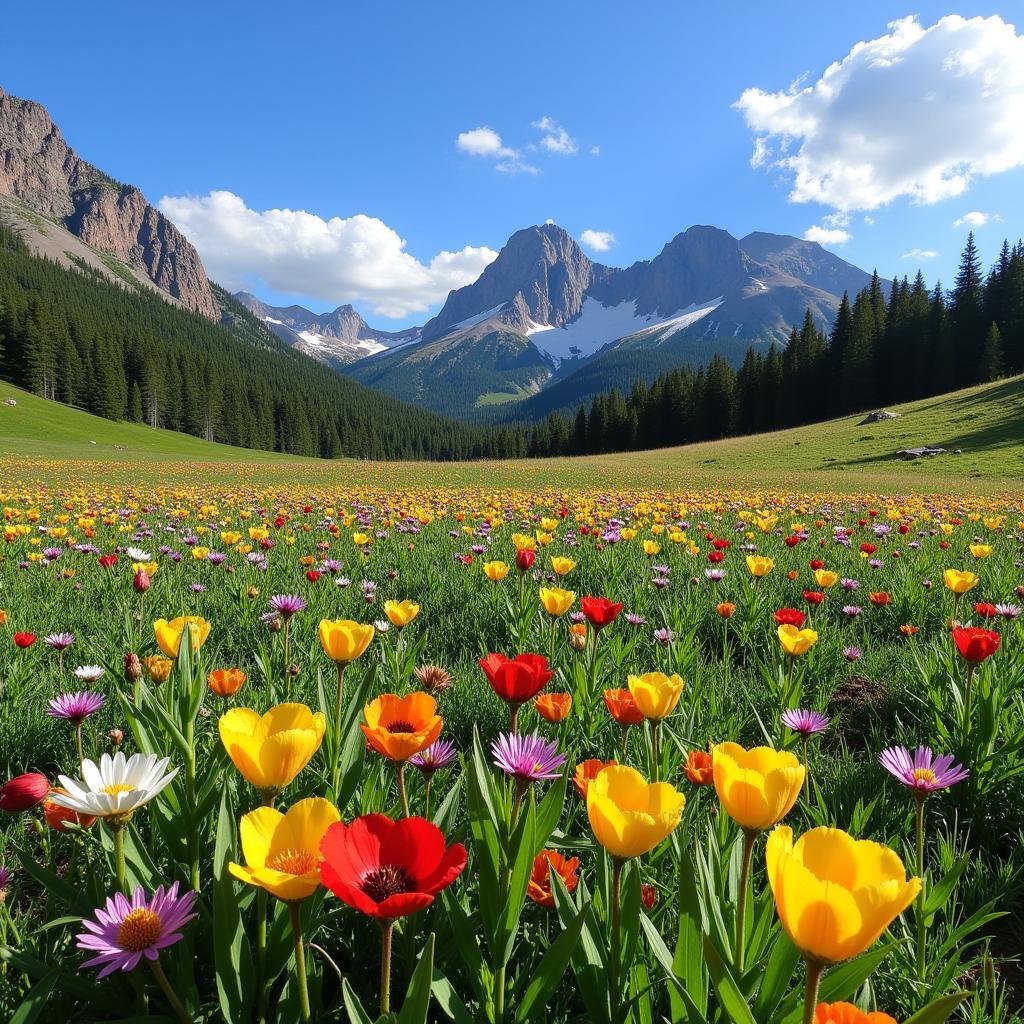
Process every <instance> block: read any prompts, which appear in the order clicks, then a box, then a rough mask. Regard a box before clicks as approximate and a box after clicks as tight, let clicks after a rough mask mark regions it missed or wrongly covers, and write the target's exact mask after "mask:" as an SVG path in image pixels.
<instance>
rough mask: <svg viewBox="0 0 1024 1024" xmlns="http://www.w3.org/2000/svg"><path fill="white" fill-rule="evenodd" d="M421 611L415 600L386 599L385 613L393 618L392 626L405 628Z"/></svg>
mask: <svg viewBox="0 0 1024 1024" xmlns="http://www.w3.org/2000/svg"><path fill="white" fill-rule="evenodd" d="M419 613H420V606H419V605H418V604H417V603H416V602H415V601H385V602H384V614H385V615H386V616H387V617H388V618H389V619H390V620H391V625H392V626H397V627H398V628H399V629H403V628H404V627H405V626H408V625H409V623H410V622H412V620H413V619H415V618H416V616H417V615H419Z"/></svg>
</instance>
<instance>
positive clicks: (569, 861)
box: [526, 850, 580, 907]
mask: <svg viewBox="0 0 1024 1024" xmlns="http://www.w3.org/2000/svg"><path fill="white" fill-rule="evenodd" d="M579 866H580V859H579V857H563V856H562V854H560V853H557V852H556V851H555V850H541V851H540V853H538V854H537V858H536V860H534V862H533V871H532V872H531V873H530V884H529V885H528V886H527V889H526V895H527V896H529V897H530V899H531V900H533V902H534V903H537V904H539V905H540V906H542V907H553V906H554V905H555V897H554V894H553V893H552V892H551V874H550V872H552V871H554V872H555V873H556V874H557V875H558V877H559V878H561V879H562V883H563V884H564V885H565V887H566V889H568V890H569V892H574V891H575V889H576V886H577V885H579V881H580V880H579V876H578V875H577V874H576V872H577V871H578V870H579Z"/></svg>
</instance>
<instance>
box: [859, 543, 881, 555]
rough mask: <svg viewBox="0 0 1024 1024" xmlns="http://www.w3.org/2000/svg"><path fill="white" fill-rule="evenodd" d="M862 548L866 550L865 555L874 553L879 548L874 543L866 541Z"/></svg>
mask: <svg viewBox="0 0 1024 1024" xmlns="http://www.w3.org/2000/svg"><path fill="white" fill-rule="evenodd" d="M860 549H861V551H863V552H864V554H865V555H873V554H874V553H875V552H876V551H877V550H878V548H877V547H876V546H875V545H874V544H866V543H865V544H861V546H860Z"/></svg>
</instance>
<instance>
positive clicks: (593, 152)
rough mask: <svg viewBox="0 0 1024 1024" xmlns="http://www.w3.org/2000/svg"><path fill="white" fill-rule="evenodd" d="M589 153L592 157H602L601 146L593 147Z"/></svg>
mask: <svg viewBox="0 0 1024 1024" xmlns="http://www.w3.org/2000/svg"><path fill="white" fill-rule="evenodd" d="M587 152H588V153H590V155H591V156H600V155H601V147H600V146H591V147H590V149H589V150H587Z"/></svg>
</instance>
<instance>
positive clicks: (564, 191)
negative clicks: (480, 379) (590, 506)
mask: <svg viewBox="0 0 1024 1024" xmlns="http://www.w3.org/2000/svg"><path fill="white" fill-rule="evenodd" d="M1015 9H1016V10H1017V11H1019V10H1020V9H1019V5H1017V4H1011V3H1007V2H1002V3H997V4H994V5H993V4H988V5H981V4H974V3H965V2H959V3H957V5H956V6H955V7H951V6H949V4H948V3H947V4H935V3H931V2H920V0H919V2H917V3H915V5H914V6H913V7H904V6H901V5H898V4H893V3H874V2H868V0H865V2H860V3H857V4H848V3H843V4H822V3H811V2H803V0H800V2H797V0H788V2H786V0H775V2H773V3H771V4H765V3H754V2H747V0H735V2H732V3H718V4H696V3H682V2H679V0H677V2H671V3H659V2H651V3H645V4H643V5H634V6H633V8H632V9H631V10H630V11H626V9H625V7H624V5H622V4H621V3H611V2H604V0H594V2H590V3H586V4H583V3H552V2H550V0H548V2H545V3H537V2H532V0H520V2H517V3H514V4H512V3H506V4H496V3H492V4H481V3H479V2H476V3H463V2H455V3H452V2H449V3H445V4H423V3H397V4H396V3H390V4H389V3H378V4H375V5H358V6H357V5H340V4H337V5H335V4H331V5H328V4H324V3H301V2H300V3H294V2H293V3H290V4H289V5H287V8H286V9H285V7H284V6H283V5H280V4H267V3H264V4H260V3H248V4H245V5H244V6H243V5H241V4H235V3H210V2H209V0H207V2H204V3H202V4H198V3H193V2H191V0H185V2H180V3H178V4H176V5H174V6H173V7H172V8H166V7H161V8H155V7H152V6H151V5H140V4H134V3H124V2H122V3H107V4H105V5H103V7H102V10H103V14H102V16H100V15H98V14H95V13H94V14H90V15H89V16H88V17H87V18H85V19H84V20H83V21H82V22H81V23H75V24H71V23H68V24H61V23H59V22H58V21H57V19H55V17H54V15H53V12H52V11H47V10H46V9H45V5H42V4H36V5H27V4H19V5H15V7H14V8H13V9H12V10H8V11H6V12H5V16H4V18H5V31H4V33H3V36H2V38H0V85H2V86H3V87H4V88H5V89H6V90H7V91H8V92H11V93H13V94H15V95H19V96H22V97H26V98H31V99H35V100H38V101H40V102H42V103H43V104H45V105H46V106H47V107H48V108H49V110H50V112H51V114H52V115H53V116H54V118H55V120H56V121H57V123H58V125H59V126H60V127H61V129H62V130H63V132H64V134H65V136H66V137H67V138H68V140H69V142H70V143H71V144H72V145H73V146H74V147H75V148H76V149H77V150H78V151H79V153H80V154H81V155H82V156H83V157H85V158H86V159H88V160H91V161H92V162H94V163H96V164H97V165H99V166H100V167H102V168H103V169H104V170H106V171H107V172H108V173H110V174H111V175H113V176H114V177H116V178H118V179H120V180H122V181H128V182H132V183H133V184H136V185H138V186H139V187H140V188H142V190H143V191H144V192H145V193H146V194H147V196H148V197H149V198H150V200H151V201H153V202H154V203H156V202H159V201H161V200H162V199H163V198H164V197H169V198H168V199H167V201H166V202H165V203H164V209H165V210H166V211H167V212H168V213H169V214H170V215H171V216H172V217H174V219H175V220H176V221H177V222H178V223H179V224H180V226H182V227H183V228H184V230H185V231H186V233H187V234H188V235H189V237H190V238H192V239H193V241H195V242H196V243H197V245H198V246H199V249H200V252H201V254H202V255H203V258H204V261H205V262H206V264H207V268H208V270H209V271H210V272H211V276H213V277H214V278H215V279H221V280H223V281H224V282H225V283H227V284H228V285H230V286H235V287H237V286H241V285H244V284H248V285H249V286H251V288H252V290H254V291H257V292H258V293H259V294H260V295H261V296H262V297H265V298H268V299H271V300H274V301H283V300H298V301H302V302H304V304H306V305H308V306H310V307H311V308H314V309H318V310H322V309H326V308H331V307H333V306H334V305H336V304H338V303H340V302H343V301H352V302H353V303H354V305H355V306H356V307H357V308H358V309H359V310H360V311H361V312H362V313H363V314H364V315H365V316H366V317H367V319H369V320H370V322H371V323H374V324H375V325H379V326H381V327H386V328H389V329H395V328H399V327H402V326H404V325H407V324H411V323H416V322H423V321H424V320H425V319H426V317H427V316H429V315H430V314H431V313H432V312H433V311H435V310H436V309H437V307H438V305H439V303H440V301H442V300H443V296H444V294H445V292H446V291H447V288H448V287H451V286H455V285H457V284H460V283H464V282H465V281H466V280H469V279H471V278H472V277H474V276H475V275H476V274H477V273H479V270H480V269H481V267H482V266H483V265H485V264H486V262H487V260H488V259H490V258H492V257H493V251H494V250H497V249H499V248H500V247H501V245H502V244H503V243H504V241H505V240H506V238H507V237H508V235H509V234H511V232H512V231H514V230H516V229H517V228H520V227H523V226H526V225H529V224H534V223H539V222H541V221H544V220H546V219H548V218H552V219H554V220H555V221H556V222H557V223H559V224H561V225H562V226H563V227H565V228H566V229H567V230H569V231H570V232H571V233H572V234H573V235H575V236H576V237H578V238H579V237H581V236H583V232H584V231H591V232H595V233H608V234H610V235H612V236H613V237H614V241H613V242H610V243H609V242H608V241H607V239H605V240H603V241H604V243H605V244H607V245H608V247H607V248H606V249H604V250H597V249H595V248H594V247H593V243H594V242H595V241H596V242H597V243H598V245H600V244H601V243H602V237H601V235H600V234H595V235H587V236H585V237H586V238H587V239H589V240H590V241H591V243H592V244H591V248H590V249H589V250H588V251H589V253H590V255H591V256H592V257H594V258H596V259H598V260H600V261H602V262H605V263H609V264H612V265H628V264H629V263H631V262H633V261H634V260H636V259H644V258H650V257H652V256H654V255H656V254H657V252H658V251H659V250H660V248H661V247H662V246H663V245H664V243H665V242H666V241H668V240H669V239H670V238H671V237H672V236H673V235H675V234H676V233H677V232H679V231H681V230H683V229H685V228H686V227H687V226H689V225H690V224H694V223H710V224H715V225H717V226H720V227H723V228H725V229H727V230H729V231H731V232H732V233H733V234H735V235H737V236H742V235H743V234H745V233H746V232H748V231H751V230H766V231H775V232H780V233H790V234H794V235H801V236H802V235H804V234H805V232H807V231H809V230H812V229H816V231H813V236H814V237H819V238H823V239H827V240H830V241H829V242H828V246H829V248H831V249H833V250H834V251H835V252H837V253H839V254H840V255H842V256H843V257H844V258H845V259H848V260H850V261H851V262H853V263H856V264H858V265H860V266H863V267H865V268H868V269H871V268H872V267H877V268H878V269H879V270H880V271H881V272H882V273H883V274H884V275H885V276H890V275H891V274H893V273H894V272H901V273H902V272H907V273H910V274H913V272H914V271H915V270H916V269H917V267H918V266H919V265H920V266H921V267H922V268H923V270H924V272H925V275H926V277H927V279H928V280H929V283H932V282H934V280H935V279H936V278H939V277H941V279H942V280H943V282H944V283H950V282H951V280H952V276H953V272H954V270H955V266H956V262H957V258H958V255H959V252H960V250H961V248H962V246H963V242H964V240H965V237H966V233H967V230H968V227H969V221H970V220H973V221H979V220H980V219H984V220H985V223H981V224H977V225H976V227H975V230H976V235H977V238H978V242H979V245H980V246H981V250H982V253H983V256H984V258H985V260H986V262H987V261H989V260H990V259H991V258H994V256H995V254H996V249H997V246H998V244H999V243H1000V242H1001V240H1002V238H1003V237H1004V235H1009V236H1011V237H1012V238H1016V237H1017V236H1018V235H1019V234H1021V233H1024V227H1022V224H1024V198H1022V197H1024V188H1022V185H1024V169H1022V166H1021V165H1022V164H1024V151H1022V147H1024V143H1020V142H1016V141H1014V140H1012V139H1011V138H1010V136H1011V135H1016V134H1020V132H1019V128H1015V130H1014V131H1013V132H1010V131H1009V129H1008V127H1007V126H1008V125H1009V124H1011V123H1012V119H1013V118H1014V116H1015V115H1017V114H1020V115H1022V116H1024V99H1022V96H1024V80H1022V79H1024V71H1022V68H1024V38H1022V36H1021V35H1020V34H1017V33H1016V32H1015V30H1014V29H1012V28H1010V27H1009V25H1006V24H1003V22H1007V23H1012V22H1013V14H1014V12H1015ZM954 14H955V15H961V16H962V17H963V18H967V19H970V18H975V17H979V16H983V17H986V18H989V19H991V18H992V16H998V17H999V18H1001V19H1002V21H1001V22H996V21H995V20H989V21H986V22H985V23H984V24H977V25H975V24H974V23H969V24H967V25H962V24H960V23H956V24H952V23H948V22H947V23H944V26H945V27H940V29H941V30H936V31H935V32H932V33H926V32H925V30H927V29H929V28H930V27H931V26H934V25H935V24H936V23H937V22H939V20H940V19H942V18H943V17H944V16H947V15H954ZM910 15H915V16H916V18H917V23H916V26H915V25H914V24H909V25H908V24H907V23H904V26H903V28H897V29H891V28H888V27H887V26H888V25H889V23H891V22H894V21H896V20H898V19H903V18H906V17H908V16H910ZM1020 21H1021V24H1020V26H1019V31H1020V32H1024V18H1021V19H1020ZM872 40H874V41H880V42H876V45H875V48H874V49H869V50H868V51H866V53H867V57H864V56H863V55H862V57H860V58H857V57H856V55H855V56H854V58H851V63H850V67H849V79H848V80H846V81H845V84H844V91H842V93H841V95H838V96H834V97H832V98H829V95H828V93H829V92H830V90H829V89H828V88H826V89H825V91H824V92H823V91H822V89H820V88H819V89H817V91H811V92H808V93H806V94H804V95H802V96H801V95H800V90H801V89H809V90H814V89H815V86H816V83H818V82H819V79H821V77H822V75H823V73H824V72H825V69H826V68H827V67H828V66H829V65H830V64H832V63H833V62H836V61H842V60H843V59H844V58H846V57H847V55H848V54H850V51H851V49H852V48H853V47H854V46H855V45H856V44H857V43H859V42H861V41H872ZM965 45H966V50H965ZM953 52H956V53H962V52H967V53H968V54H969V56H971V55H973V56H972V57H971V59H972V60H973V61H974V64H973V65H972V64H971V60H968V61H966V62H965V63H964V66H963V67H961V68H960V69H959V71H961V72H963V73H962V74H955V75H953V78H955V79H956V80H955V81H953V80H952V79H951V76H950V68H949V65H948V60H946V59H945V58H944V56H943V55H944V54H947V55H948V54H949V53H953ZM41 53H45V59H40V54H41ZM892 54H895V55H896V60H895V63H896V64H898V65H899V70H898V72H897V71H894V72H892V73H890V74H888V75H886V74H881V73H878V68H879V67H880V65H883V64H885V65H887V64H888V60H889V57H888V56H887V55H889V56H891V55H892ZM944 61H945V64H944ZM979 63H980V64H981V65H982V67H981V69H980V71H979V67H978V66H977V65H978V64H979ZM992 69H995V71H992ZM954 70H956V69H954ZM990 72H991V74H994V75H995V82H994V85H993V82H992V81H990V80H988V81H987V82H986V85H985V89H984V90H983V92H984V94H982V91H979V90H980V86H979V87H977V88H975V87H973V86H971V82H974V81H975V80H977V79H978V77H979V75H989V74H990ZM831 81H832V83H833V85H834V84H835V82H836V79H832V80H831ZM794 83H796V98H795V99H794V98H793V94H792V91H791V87H792V86H793V84H794ZM825 85H826V86H828V83H827V82H826V83H825ZM972 88H973V91H972ZM751 89H759V90H761V92H760V93H757V94H754V93H747V94H746V99H745V100H744V101H743V102H742V103H741V105H740V107H739V108H737V107H736V104H737V103H738V101H740V98H741V96H744V94H745V91H746V90H751ZM947 89H952V90H953V92H952V93H950V94H949V96H948V97H947V94H946V92H945V91H944V90H947ZM993 94H995V95H996V97H997V98H996V99H994V100H993V99H992V98H991V97H992V96H993ZM922 97H924V98H925V99H926V100H929V101H935V100H936V98H938V104H936V103H935V102H932V106H931V108H930V110H931V111H934V110H935V109H937V106H941V108H942V112H941V113H940V114H939V115H938V117H937V119H936V117H935V116H933V115H932V114H930V113H929V109H928V108H923V107H922V106H921V105H920V102H921V99H922ZM947 99H948V103H947ZM947 109H948V111H949V115H948V120H947V114H946V112H947ZM544 119H547V120H544ZM1019 123H1022V122H1021V121H1017V124H1019ZM794 126H796V129H797V130H798V131H799V132H806V134H804V135H800V134H797V135H796V136H795V138H791V139H790V141H789V143H788V148H787V145H786V142H785V137H786V136H787V134H789V133H791V132H792V131H793V130H794ZM808 126H810V127H808ZM485 128H486V129H489V130H490V134H487V133H481V132H480V131H479V130H480V129H485ZM460 135H462V136H463V142H462V144H461V147H460V144H459V142H458V140H459V137H460ZM499 136H500V143H499V142H498V141H496V140H497V137H499ZM757 138H761V139H762V140H763V141H762V143H761V144H759V145H760V148H759V152H761V153H762V158H761V160H760V163H759V165H758V166H753V165H752V162H751V158H752V155H753V154H754V152H755V140H756V139H757ZM545 139H547V140H548V141H547V142H545ZM957 147H960V148H959V149H958V148H957ZM865 154H866V156H865ZM794 157H795V159H794ZM862 158H863V159H865V160H866V161H867V163H868V165H869V166H868V168H867V170H866V171H865V172H864V173H865V174H866V178H863V177H860V178H859V177H858V175H859V174H860V172H859V171H857V170H856V168H855V171H854V172H852V177H851V178H850V180H837V177H838V179H844V178H845V176H846V175H847V172H848V171H849V168H850V167H852V166H854V165H857V164H858V163H859V161H860V160H861V159H862ZM786 160H789V161H790V162H789V163H783V162H781V161H786ZM837 168H838V171H837ZM801 175H802V176H803V178H802V179H801V178H800V176H801ZM801 180H802V184H801ZM794 192H796V193H797V195H796V196H794ZM211 193H213V194H214V195H213V196H212V197H211ZM952 193H955V194H952ZM794 198H798V199H801V200H803V201H794ZM272 210H288V211H292V213H290V214H280V213H279V214H274V215H269V214H267V211H272ZM303 212H304V214H305V215H303ZM968 214H972V215H982V217H978V216H972V217H970V218H969V219H968V221H963V218H964V217H965V216H966V215H968ZM332 218H338V219H339V220H337V221H335V222H334V223H331V219H332ZM958 220H960V221H961V223H960V224H959V225H958V226H956V227H954V222H956V221H958ZM843 235H845V236H847V238H846V240H845V241H844V242H842V244H840V239H841V238H842V236H843ZM403 240H404V243H405V245H404V248H403V247H402V244H401V243H402V241H403ZM915 252H917V253H923V254H925V255H912V256H905V254H908V253H915ZM927 254H932V255H927Z"/></svg>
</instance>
